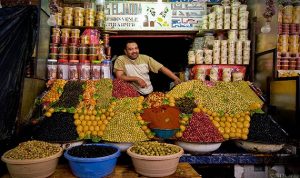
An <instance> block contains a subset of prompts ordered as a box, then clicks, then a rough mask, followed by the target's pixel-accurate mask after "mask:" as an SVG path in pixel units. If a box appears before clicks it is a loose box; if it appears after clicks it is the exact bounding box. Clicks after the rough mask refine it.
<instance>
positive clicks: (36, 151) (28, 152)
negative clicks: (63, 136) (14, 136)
mask: <svg viewBox="0 0 300 178" xmlns="http://www.w3.org/2000/svg"><path fill="white" fill-rule="evenodd" d="M60 150H61V148H60V147H59V146H58V145H53V144H50V143H47V142H43V141H36V140H33V141H27V142H23V143H21V144H19V145H18V146H17V147H15V148H14V149H12V150H10V151H9V152H8V153H7V154H6V155H5V158H8V159H15V160H25V159H40V158H46V157H49V156H52V155H54V154H56V153H58V152H59V151H60Z"/></svg>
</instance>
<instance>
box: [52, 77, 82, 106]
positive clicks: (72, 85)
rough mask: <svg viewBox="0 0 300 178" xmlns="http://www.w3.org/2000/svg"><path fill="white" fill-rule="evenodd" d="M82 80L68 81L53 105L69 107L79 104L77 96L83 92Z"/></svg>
mask: <svg viewBox="0 0 300 178" xmlns="http://www.w3.org/2000/svg"><path fill="white" fill-rule="evenodd" d="M83 84H84V82H79V81H69V82H68V83H66V85H65V86H64V91H63V93H62V94H61V96H60V98H59V100H58V101H57V103H56V104H55V105H54V107H62V108H71V107H76V106H77V105H78V104H79V96H80V95H82V93H83V87H82V85H83Z"/></svg>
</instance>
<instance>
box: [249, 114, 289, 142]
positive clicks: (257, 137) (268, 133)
mask: <svg viewBox="0 0 300 178" xmlns="http://www.w3.org/2000/svg"><path fill="white" fill-rule="evenodd" d="M248 139H249V140H251V141H259V142H263V143H270V144H282V143H286V141H287V134H286V132H285V131H284V130H283V129H282V128H281V127H280V126H279V125H278V124H277V123H276V122H275V121H274V120H273V118H272V117H271V116H270V115H268V114H254V115H253V116H252V117H251V122H250V128H249V135H248Z"/></svg>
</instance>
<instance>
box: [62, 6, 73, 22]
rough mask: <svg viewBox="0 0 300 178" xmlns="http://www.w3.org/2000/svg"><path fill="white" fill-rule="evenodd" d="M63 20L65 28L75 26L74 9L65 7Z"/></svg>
mask: <svg viewBox="0 0 300 178" xmlns="http://www.w3.org/2000/svg"><path fill="white" fill-rule="evenodd" d="M63 15H64V16H63V19H64V25H65V26H72V25H73V8H72V7H64V8H63Z"/></svg>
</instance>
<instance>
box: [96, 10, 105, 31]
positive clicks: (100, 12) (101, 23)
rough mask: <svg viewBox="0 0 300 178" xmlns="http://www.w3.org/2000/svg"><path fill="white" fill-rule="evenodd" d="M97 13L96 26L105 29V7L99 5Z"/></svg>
mask: <svg viewBox="0 0 300 178" xmlns="http://www.w3.org/2000/svg"><path fill="white" fill-rule="evenodd" d="M96 8H97V12H96V26H97V27H100V28H103V27H104V24H105V14H104V6H103V5H102V4H99V5H97V6H96Z"/></svg>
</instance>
